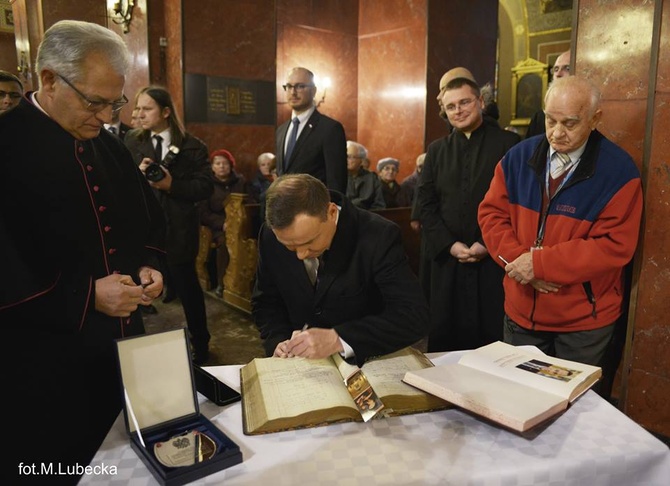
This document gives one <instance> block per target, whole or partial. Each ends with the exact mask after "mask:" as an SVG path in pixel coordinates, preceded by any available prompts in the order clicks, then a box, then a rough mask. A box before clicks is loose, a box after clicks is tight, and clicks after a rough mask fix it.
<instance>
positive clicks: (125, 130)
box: [119, 122, 132, 140]
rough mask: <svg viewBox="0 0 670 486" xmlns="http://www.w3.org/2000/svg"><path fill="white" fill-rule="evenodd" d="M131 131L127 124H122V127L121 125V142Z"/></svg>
mask: <svg viewBox="0 0 670 486" xmlns="http://www.w3.org/2000/svg"><path fill="white" fill-rule="evenodd" d="M130 130H132V127H131V126H130V125H126V124H125V123H123V122H121V125H119V137H120V138H121V140H123V139H124V138H126V133H128V132H129V131H130Z"/></svg>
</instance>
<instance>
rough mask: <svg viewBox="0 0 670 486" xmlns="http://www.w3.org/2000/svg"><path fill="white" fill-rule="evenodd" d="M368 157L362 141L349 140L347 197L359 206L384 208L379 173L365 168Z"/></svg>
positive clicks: (363, 207)
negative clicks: (364, 163)
mask: <svg viewBox="0 0 670 486" xmlns="http://www.w3.org/2000/svg"><path fill="white" fill-rule="evenodd" d="M367 158H368V150H367V149H366V148H365V147H364V146H363V145H361V144H360V143H357V142H353V141H351V140H348V141H347V171H348V172H349V176H348V177H347V193H346V196H347V199H349V200H350V201H351V203H352V204H353V205H354V206H356V207H357V208H362V209H383V208H385V207H386V204H385V203H384V195H383V194H382V186H381V182H379V178H378V177H377V174H374V173H372V172H370V171H369V170H365V169H364V168H363V167H362V164H363V161H364V160H366V159H367Z"/></svg>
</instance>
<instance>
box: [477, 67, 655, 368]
mask: <svg viewBox="0 0 670 486" xmlns="http://www.w3.org/2000/svg"><path fill="white" fill-rule="evenodd" d="M601 113H602V112H601V110H600V92H599V91H598V89H597V88H595V87H594V86H593V85H592V84H591V83H590V82H589V81H587V80H585V79H583V78H579V77H577V76H570V77H565V78H562V79H559V80H556V81H555V82H554V83H552V85H551V86H550V88H549V90H548V91H547V94H546V96H545V115H546V129H547V131H546V137H545V136H542V135H538V136H536V137H532V138H530V139H527V140H525V141H524V142H522V143H520V144H518V145H515V146H514V147H512V148H511V149H510V150H509V152H508V153H507V154H506V155H505V157H504V158H503V159H502V161H501V162H500V163H499V164H498V166H497V168H496V171H495V175H494V178H493V180H492V182H491V186H490V188H489V190H488V192H487V194H486V196H485V197H484V200H483V201H482V203H481V205H480V206H479V213H478V219H479V225H480V227H481V229H482V236H483V239H484V242H485V244H486V247H487V249H488V251H489V253H490V254H491V255H492V256H493V257H494V258H497V259H498V260H499V263H500V265H501V266H504V268H505V272H506V274H507V277H508V278H505V281H504V288H505V314H506V316H505V322H504V339H505V341H506V342H508V343H510V344H513V345H522V344H530V345H535V346H537V347H538V348H540V349H541V350H542V351H544V352H546V353H547V354H550V355H553V356H557V357H559V358H564V359H569V360H574V361H580V362H583V363H588V364H593V365H596V366H602V364H603V360H604V358H605V356H606V353H607V352H608V349H609V347H610V345H611V342H612V337H613V333H614V328H615V326H614V324H615V323H616V321H617V319H619V317H620V316H621V314H622V306H623V305H625V302H624V299H623V295H624V293H625V292H624V289H623V284H624V278H623V276H624V267H625V266H626V265H627V264H628V263H629V262H630V260H631V259H632V257H633V254H634V252H635V248H636V246H637V240H638V233H639V228H640V220H641V214H642V186H641V180H640V173H639V171H638V169H637V167H636V165H635V163H634V162H633V160H632V158H631V157H630V156H629V155H628V154H627V153H626V152H625V151H624V150H623V149H621V148H620V147H618V146H617V145H615V144H614V143H612V142H611V141H609V140H608V139H607V138H605V137H604V136H603V135H602V134H601V133H600V132H598V131H597V130H596V129H595V128H596V125H597V124H598V121H599V120H600V116H601Z"/></svg>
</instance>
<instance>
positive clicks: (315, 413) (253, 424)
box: [240, 358, 360, 434]
mask: <svg viewBox="0 0 670 486" xmlns="http://www.w3.org/2000/svg"><path fill="white" fill-rule="evenodd" d="M240 378H241V380H240V381H241V385H242V398H243V400H242V402H243V403H242V406H243V419H244V420H243V423H244V426H245V433H247V434H253V433H263V432H274V431H277V430H287V429H292V428H298V427H301V426H308V425H316V424H319V423H322V422H326V421H333V422H336V421H341V420H347V419H348V420H355V419H360V414H359V412H358V410H357V408H356V406H355V405H354V403H353V401H352V399H351V397H350V396H349V392H348V391H347V389H346V387H344V386H343V382H342V376H341V375H340V373H339V372H338V370H337V368H336V367H335V365H334V363H333V361H332V359H330V358H328V359H320V360H310V359H306V358H290V359H285V358H257V359H254V360H253V361H251V363H249V364H248V365H246V366H244V367H242V369H241V370H240Z"/></svg>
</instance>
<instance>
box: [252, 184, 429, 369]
mask: <svg viewBox="0 0 670 486" xmlns="http://www.w3.org/2000/svg"><path fill="white" fill-rule="evenodd" d="M258 245H259V260H258V267H257V271H256V282H255V286H254V292H253V295H252V314H253V317H254V321H255V323H256V325H257V326H258V328H259V330H260V333H261V339H262V340H263V345H264V347H265V351H266V353H267V355H268V356H278V357H293V356H301V357H306V358H325V357H328V356H330V355H331V354H334V353H339V354H340V355H341V356H343V357H344V358H345V359H355V361H356V363H357V364H358V365H359V366H361V365H362V364H363V363H365V361H367V360H368V359H370V358H372V357H375V356H380V355H384V354H388V353H392V352H394V351H397V350H399V349H402V348H404V347H407V346H410V345H412V344H415V343H417V342H418V341H420V340H421V339H423V338H424V337H425V336H426V334H427V332H428V325H429V321H428V306H427V303H426V301H425V298H424V296H423V293H422V292H421V288H420V286H419V283H418V280H417V278H416V276H415V275H414V273H413V272H412V270H411V268H410V266H409V262H408V259H407V255H406V254H405V251H404V249H403V246H402V243H401V239H400V229H399V228H398V226H397V225H396V224H394V223H392V222H391V221H389V220H387V219H385V218H383V217H381V216H379V215H377V214H375V213H372V212H370V211H365V210H362V209H358V208H356V207H354V206H353V205H352V204H351V203H350V202H349V201H348V200H347V199H346V198H345V197H344V196H343V195H342V194H340V193H338V192H335V191H330V192H329V191H328V189H327V188H326V186H325V185H324V184H323V183H322V182H320V181H319V180H318V179H316V178H314V177H312V176H309V175H307V174H290V175H284V176H281V177H279V178H278V179H277V180H276V181H275V182H273V183H272V185H271V186H270V188H269V189H268V191H267V193H266V209H265V224H264V225H263V227H262V228H261V231H260V235H259V238H258Z"/></svg>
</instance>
